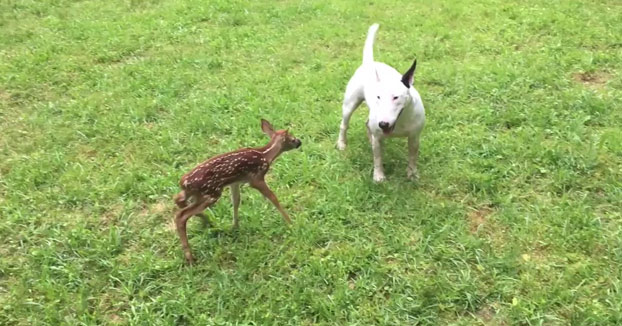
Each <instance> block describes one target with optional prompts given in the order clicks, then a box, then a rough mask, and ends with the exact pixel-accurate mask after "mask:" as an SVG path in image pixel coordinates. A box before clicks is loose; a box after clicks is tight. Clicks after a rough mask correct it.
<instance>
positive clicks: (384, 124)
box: [378, 121, 389, 131]
mask: <svg viewBox="0 0 622 326" xmlns="http://www.w3.org/2000/svg"><path fill="white" fill-rule="evenodd" d="M378 127H380V129H382V130H384V131H386V130H389V123H388V122H386V121H381V122H380V123H378Z"/></svg>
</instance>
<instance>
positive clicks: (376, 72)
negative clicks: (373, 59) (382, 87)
mask: <svg viewBox="0 0 622 326" xmlns="http://www.w3.org/2000/svg"><path fill="white" fill-rule="evenodd" d="M374 73H375V74H376V81H377V82H380V75H378V69H374Z"/></svg>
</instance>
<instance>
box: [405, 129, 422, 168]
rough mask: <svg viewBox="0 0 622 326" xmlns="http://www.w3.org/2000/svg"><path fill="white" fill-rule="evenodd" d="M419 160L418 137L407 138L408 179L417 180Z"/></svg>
mask: <svg viewBox="0 0 622 326" xmlns="http://www.w3.org/2000/svg"><path fill="white" fill-rule="evenodd" d="M418 159H419V135H416V136H414V135H411V136H409V137H408V168H407V169H406V176H407V177H408V178H409V179H413V178H417V177H418V175H417V160H418Z"/></svg>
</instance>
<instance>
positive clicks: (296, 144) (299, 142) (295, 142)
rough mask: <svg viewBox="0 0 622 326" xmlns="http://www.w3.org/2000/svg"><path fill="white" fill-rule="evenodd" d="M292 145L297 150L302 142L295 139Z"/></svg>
mask: <svg viewBox="0 0 622 326" xmlns="http://www.w3.org/2000/svg"><path fill="white" fill-rule="evenodd" d="M294 145H295V146H296V148H298V147H300V146H301V145H302V142H301V141H300V139H296V140H294Z"/></svg>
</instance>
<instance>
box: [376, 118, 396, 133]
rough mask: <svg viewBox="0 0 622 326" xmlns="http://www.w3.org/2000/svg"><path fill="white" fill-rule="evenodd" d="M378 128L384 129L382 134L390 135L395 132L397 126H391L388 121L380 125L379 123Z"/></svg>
mask: <svg viewBox="0 0 622 326" xmlns="http://www.w3.org/2000/svg"><path fill="white" fill-rule="evenodd" d="M378 127H380V129H382V132H383V133H385V134H389V133H391V132H392V131H393V128H394V127H395V124H393V125H390V124H389V123H388V122H386V121H382V122H380V123H378Z"/></svg>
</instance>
